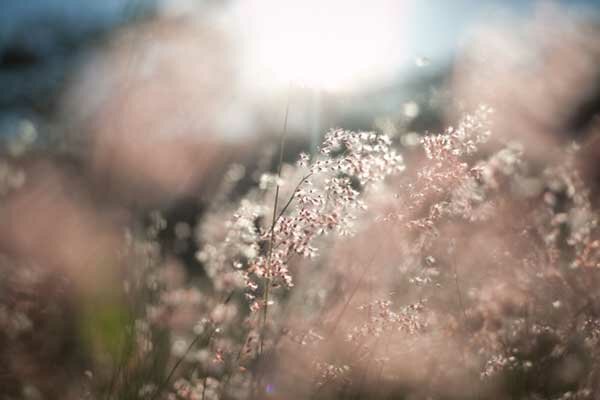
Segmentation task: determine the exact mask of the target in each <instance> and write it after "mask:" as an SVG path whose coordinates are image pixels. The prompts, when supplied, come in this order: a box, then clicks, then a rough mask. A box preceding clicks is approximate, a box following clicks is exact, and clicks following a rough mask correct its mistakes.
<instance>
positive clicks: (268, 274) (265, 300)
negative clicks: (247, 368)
mask: <svg viewBox="0 0 600 400" xmlns="http://www.w3.org/2000/svg"><path fill="white" fill-rule="evenodd" d="M290 92H291V88H289V89H288V97H287V103H286V105H285V117H284V119H283V129H282V134H281V143H280V145H279V165H278V166H277V181H276V182H275V185H276V186H275V202H274V204H273V218H272V222H271V230H270V231H271V235H270V239H269V250H268V255H267V269H266V275H265V292H264V296H263V309H264V311H263V318H262V328H261V335H260V346H259V352H258V354H259V356H260V355H261V354H262V352H263V346H264V340H265V328H266V325H267V314H268V310H269V292H270V289H271V257H272V255H273V243H274V240H275V224H276V223H277V220H278V219H279V218H278V217H277V204H278V202H279V189H280V186H279V180H280V179H281V169H282V166H283V152H284V149H285V139H286V137H287V125H288V115H289V111H290V96H291V93H290ZM288 205H289V203H288V204H287V205H286V207H287V206H288Z"/></svg>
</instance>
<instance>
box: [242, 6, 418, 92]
mask: <svg viewBox="0 0 600 400" xmlns="http://www.w3.org/2000/svg"><path fill="white" fill-rule="evenodd" d="M237 11H238V17H239V20H240V23H241V24H242V26H243V27H244V28H243V29H244V31H245V39H246V40H248V48H247V50H248V62H249V65H247V67H248V68H249V69H250V70H252V74H253V78H254V79H259V80H261V81H262V82H261V83H269V84H276V85H282V84H283V85H286V84H287V83H289V82H294V83H298V84H301V85H305V86H309V87H313V88H318V89H325V90H339V89H351V88H355V87H357V86H361V85H364V84H367V83H372V82H374V81H377V80H383V79H385V78H388V77H390V75H391V74H393V73H394V72H395V71H396V70H397V68H398V65H399V62H400V59H401V58H403V57H405V55H406V51H405V50H404V49H405V43H404V37H403V30H404V23H405V22H406V13H407V6H406V3H405V2H403V1H399V0H373V1H370V2H368V3H365V2H364V1H362V0H329V1H326V0H304V1H285V0H248V1H243V2H240V4H239V5H238V9H237Z"/></svg>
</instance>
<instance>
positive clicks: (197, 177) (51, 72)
mask: <svg viewBox="0 0 600 400" xmlns="http://www.w3.org/2000/svg"><path fill="white" fill-rule="evenodd" d="M599 66H600V1H591V0H590V1H584V0H564V1H554V2H545V1H541V2H540V1H535V2H534V1H522V0H505V1H499V0H498V1H492V0H478V1H477V0H452V1H449V0H448V1H442V0H370V1H368V2H365V1H363V0H302V1H292V0H289V1H287V0H221V1H219V0H98V1H91V0H89V1H81V0H0V200H1V201H0V221H1V222H2V223H1V225H0V254H1V256H0V395H2V390H3V389H4V390H6V391H7V392H8V391H9V389H10V390H11V391H12V392H11V393H12V394H11V396H13V397H1V396H0V398H19V397H18V396H17V395H15V393H17V394H18V393H25V392H26V391H27V390H29V389H28V388H29V386H26V385H24V384H22V382H21V381H20V380H19V379H20V378H18V377H20V376H25V377H26V379H25V378H24V379H23V382H26V381H28V380H29V381H32V382H35V387H36V388H37V389H35V390H39V392H41V393H45V394H48V393H49V394H48V395H47V396H45V397H39V396H38V397H36V396H35V392H31V390H33V389H31V390H30V392H31V393H34V395H32V396H23V397H24V398H36V399H37V398H61V399H62V398H68V397H64V396H63V393H60V390H59V389H58V387H59V386H60V385H58V384H57V382H61V381H60V379H63V381H64V382H71V381H72V377H73V376H75V375H77V376H79V377H82V379H87V376H88V374H87V372H86V373H85V377H84V373H83V369H82V368H80V366H82V365H92V364H94V363H92V362H90V359H94V362H97V363H98V364H102V363H106V364H107V365H108V364H111V362H114V360H116V359H118V357H117V352H118V350H115V349H117V348H118V347H119V344H118V340H119V337H120V336H119V335H120V334H121V333H122V331H123V329H122V328H123V326H125V325H126V324H125V323H124V322H123V321H126V320H128V318H129V317H130V315H128V314H127V313H128V312H129V311H127V310H128V308H127V307H123V304H122V303H125V302H126V301H127V300H126V297H127V296H126V293H127V291H128V290H129V286H128V284H129V281H127V282H128V283H127V284H125V283H124V282H125V280H124V279H123V276H124V275H125V273H123V271H126V270H127V267H130V266H131V265H133V264H134V263H133V262H131V259H132V258H135V257H136V256H139V254H137V253H136V251H138V252H141V253H143V254H142V256H140V257H139V258H141V259H143V262H141V263H140V264H143V265H146V260H151V261H153V262H154V261H155V259H160V260H159V261H156V264H157V265H158V264H160V266H161V269H162V270H164V271H166V272H164V274H165V275H169V274H171V275H172V276H171V275H169V277H168V279H164V280H167V281H168V280H169V279H171V280H172V281H178V280H181V281H183V280H184V278H182V277H181V276H182V275H185V272H188V273H189V275H191V276H192V278H198V277H199V278H200V279H198V280H199V281H200V284H199V285H198V287H200V288H204V287H205V286H207V285H208V284H209V283H208V279H205V280H204V281H203V280H202V279H203V278H204V277H205V275H204V274H206V271H205V270H204V269H203V265H202V264H201V261H199V259H198V258H197V257H196V254H197V252H198V250H199V249H200V248H201V247H202V238H201V237H200V236H199V235H197V232H198V231H199V227H200V226H201V225H202V223H201V222H202V219H203V218H205V215H204V214H203V213H204V211H205V209H206V207H207V205H209V204H210V203H211V202H212V203H213V204H214V203H215V202H216V203H219V201H221V200H223V199H220V198H218V197H215V196H217V193H223V192H225V193H226V192H227V191H226V190H223V186H226V185H228V184H231V185H232V186H235V190H232V191H233V192H236V191H237V195H240V194H243V193H245V192H246V191H247V189H248V188H249V187H252V186H257V184H258V183H259V181H260V175H261V173H262V172H264V171H268V170H274V167H275V165H276V164H277V163H276V161H275V160H276V158H277V157H276V156H275V155H276V152H277V146H278V145H279V137H280V135H281V133H282V130H283V125H284V120H287V130H288V131H289V137H288V142H287V143H286V146H285V147H286V154H285V159H286V160H287V161H290V162H291V161H293V160H295V159H296V158H297V155H298V153H299V152H301V151H304V152H308V153H311V152H315V151H316V149H317V146H318V143H319V142H320V140H321V138H322V137H323V135H324V133H325V132H326V131H327V130H329V129H330V128H335V127H341V128H344V129H349V130H374V131H377V132H383V133H386V134H387V135H389V136H390V137H391V138H392V141H393V143H394V146H395V147H396V148H399V149H400V152H401V153H402V154H403V155H404V156H405V158H406V160H407V164H408V163H409V162H410V149H411V148H412V147H414V146H415V145H416V144H417V143H418V142H419V138H420V135H422V134H424V133H428V132H433V133H436V132H441V131H443V129H445V128H446V127H447V126H449V125H453V124H454V123H455V121H456V120H457V119H458V116H460V115H461V114H463V113H464V112H465V111H468V110H471V109H473V108H474V107H476V106H478V105H479V104H481V103H485V104H488V105H490V106H491V107H492V108H493V109H494V110H495V113H494V117H493V118H494V119H495V121H494V127H495V128H494V129H495V131H496V133H498V134H499V136H500V138H501V141H503V144H505V142H510V141H511V140H518V141H519V143H521V144H522V145H523V146H525V147H527V149H528V151H529V153H528V157H531V159H532V160H533V163H534V164H535V162H536V161H538V160H539V161H547V160H548V159H550V158H552V157H553V156H554V155H553V154H555V153H556V152H555V150H556V149H558V152H559V153H560V152H561V151H562V146H563V145H564V144H565V143H567V142H569V141H571V140H573V139H575V140H579V141H581V143H584V147H585V149H584V152H583V153H582V155H581V157H582V158H586V157H587V161H586V162H585V163H584V168H585V171H584V172H585V173H586V174H587V176H586V177H585V178H586V179H588V181H587V182H592V183H596V184H597V183H598V182H600V173H598V171H600V169H598V168H597V166H598V160H600V144H599V143H600V140H598V135H597V134H596V135H595V136H594V135H592V132H594V131H596V132H598V131H600V130H599V129H598V128H600V123H599V120H598V115H599V112H600V68H599ZM286 110H287V111H286ZM286 115H287V116H288V117H289V118H286ZM550 150H552V151H550ZM590 179H591V181H590ZM590 187H591V188H592V190H596V197H595V198H594V199H596V200H597V198H598V197H597V194H598V190H597V188H598V187H600V186H599V185H592V184H591V185H590ZM17 189H19V190H17ZM238 197H239V196H238ZM226 200H228V201H236V200H237V198H236V194H235V193H234V194H233V195H232V196H231V197H230V198H227V199H226ZM224 202H225V201H224V200H223V203H224ZM154 210H160V211H161V212H162V214H160V215H159V214H157V213H153V212H152V211H154ZM217 217H218V216H217ZM217 217H214V218H217ZM163 218H164V219H163ZM210 222H211V221H210V220H209V221H208V222H207V223H206V224H205V225H206V226H208V227H209V228H210ZM221 222H222V221H221ZM213 224H214V225H217V224H216V223H214V221H213ZM147 228H148V229H149V230H151V234H148V236H150V237H151V238H152V239H157V240H156V243H158V246H157V247H153V245H154V244H155V243H153V244H152V245H151V246H148V247H144V246H139V248H137V247H136V248H135V251H131V252H132V253H134V254H133V255H131V254H129V253H127V254H122V253H126V252H127V251H129V250H127V251H126V250H123V249H122V248H123V246H124V245H123V244H124V243H125V247H126V248H127V249H129V247H127V246H130V245H131V243H135V240H133V239H132V237H134V236H135V234H137V233H139V232H143V233H144V234H146V233H147ZM130 247H132V248H133V247H135V246H133V245H132V246H130ZM140 249H141V250H140ZM157 254H158V255H157ZM162 267H164V268H162ZM130 269H132V270H133V268H130ZM182 271H185V272H184V273H182ZM56 272H59V273H58V274H57V273H56ZM62 277H66V278H65V279H63V278H62ZM148 285H149V286H151V285H150V284H148ZM173 286H176V285H175V284H173ZM124 293H125V294H124ZM198 293H200V291H199V292H198ZM186 296H187V295H186V293H184V292H177V296H175V297H176V299H175V300H173V302H177V301H180V302H183V303H185V301H189V302H191V303H193V304H194V307H205V303H206V304H208V303H207V301H205V300H206V299H204V300H203V301H200V300H198V299H199V298H200V297H198V296H199V295H198V296H196V293H195V292H194V293H193V295H189V296H187V297H186ZM194 296H196V297H194ZM181 299H183V300H181ZM190 299H191V300H190ZM213 300H214V299H213ZM131 308H134V307H131ZM206 308H207V309H208V310H210V309H211V308H210V306H206ZM144 311H146V310H144ZM203 312H204V311H203ZM189 314H190V315H192V316H193V318H196V319H198V316H199V315H200V316H203V315H208V312H204V314H202V313H200V312H196V311H194V312H189ZM202 318H203V317H202ZM136 322H137V321H136ZM193 322H194V323H195V322H196V320H194V321H193ZM194 326H195V325H194ZM40 327H41V328H40ZM38 328H39V329H38ZM194 329H195V328H194ZM188 331H189V330H188ZM48 337H52V338H56V340H53V341H52V340H48V339H47V338H48ZM174 337H175V336H174ZM242 343H243V340H242ZM184 344H185V343H184ZM180 347H181V346H180ZM184 347H185V346H184ZM261 347H262V346H261ZM82 349H84V350H82ZM103 357H104V358H103ZM111 357H112V358H111ZM106 359H108V361H106ZM124 359H125V358H124ZM56 360H60V362H61V363H65V365H66V364H68V365H70V366H71V367H69V368H72V370H69V369H68V368H65V369H64V370H57V369H56V368H55V367H54V366H55V365H56V362H55V361H56ZM98 360H100V361H98ZM158 364H160V363H158ZM49 365H50V366H51V367H48V366H49ZM98 370H99V371H102V368H99V369H98ZM117 375H118V373H117ZM107 376H109V375H108V374H107ZM15 377H17V378H15ZM103 378H104V381H106V382H110V381H111V379H110V377H109V378H107V377H100V379H99V380H100V381H102V379H103ZM204 383H206V382H204ZM110 385H111V389H110V390H112V383H110ZM125 386H127V385H125ZM5 388H9V389H5ZM28 393H29V392H28ZM31 393H30V394H31ZM72 398H80V397H78V395H73V396H72Z"/></svg>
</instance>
